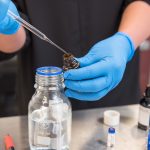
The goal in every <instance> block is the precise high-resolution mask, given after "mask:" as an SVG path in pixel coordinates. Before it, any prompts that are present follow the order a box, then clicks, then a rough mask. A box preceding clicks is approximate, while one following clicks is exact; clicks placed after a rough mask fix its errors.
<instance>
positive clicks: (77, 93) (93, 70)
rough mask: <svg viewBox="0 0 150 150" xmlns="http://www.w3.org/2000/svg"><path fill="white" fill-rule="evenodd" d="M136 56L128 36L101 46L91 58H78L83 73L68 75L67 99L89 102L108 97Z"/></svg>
mask: <svg viewBox="0 0 150 150" xmlns="http://www.w3.org/2000/svg"><path fill="white" fill-rule="evenodd" d="M133 54H134V46H133V43H132V41H131V39H130V37H129V36H127V35H126V34H124V33H121V32H118V33H116V34H115V35H113V36H112V37H110V38H108V39H105V40H103V41H101V42H98V43H97V44H95V45H94V46H93V47H92V49H91V50H90V51H89V53H88V54H87V55H85V56H84V57H82V58H77V60H78V61H79V63H80V68H79V69H72V70H69V71H67V72H65V73H64V78H65V79H66V80H65V85H66V87H67V88H68V89H67V90H66V91H65V94H66V96H68V97H72V98H75V99H79V100H89V101H94V100H99V99H100V98H102V97H104V96H105V95H106V94H107V93H108V92H110V91H111V90H112V89H113V88H115V87H116V86H117V85H118V84H119V82H120V81H121V79H122V77H123V74H124V71H125V68H126V64H127V62H128V61H129V60H130V59H131V58H132V56H133Z"/></svg>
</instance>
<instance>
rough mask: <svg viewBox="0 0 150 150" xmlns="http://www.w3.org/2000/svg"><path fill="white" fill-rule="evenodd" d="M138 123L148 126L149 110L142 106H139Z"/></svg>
mask: <svg viewBox="0 0 150 150" xmlns="http://www.w3.org/2000/svg"><path fill="white" fill-rule="evenodd" d="M139 110H140V111H139V123H140V124H142V125H144V126H148V125H149V115H150V109H149V108H145V107H143V106H140V109H139Z"/></svg>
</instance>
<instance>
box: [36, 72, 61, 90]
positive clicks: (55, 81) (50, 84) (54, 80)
mask: <svg viewBox="0 0 150 150" xmlns="http://www.w3.org/2000/svg"><path fill="white" fill-rule="evenodd" d="M35 88H36V89H37V90H51V91H63V89H64V78H63V75H62V74H61V75H57V76H40V75H36V84H35Z"/></svg>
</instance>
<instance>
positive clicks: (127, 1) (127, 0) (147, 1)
mask: <svg viewBox="0 0 150 150" xmlns="http://www.w3.org/2000/svg"><path fill="white" fill-rule="evenodd" d="M135 1H143V2H146V3H148V4H150V0H125V6H127V5H129V4H130V3H132V2H135Z"/></svg>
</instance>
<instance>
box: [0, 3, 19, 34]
mask: <svg viewBox="0 0 150 150" xmlns="http://www.w3.org/2000/svg"><path fill="white" fill-rule="evenodd" d="M8 10H10V11H12V12H13V13H14V14H15V15H17V16H19V13H18V11H17V8H16V6H15V5H14V4H13V2H12V1H11V0H0V33H1V34H7V35H10V34H15V33H16V32H17V31H18V30H19V28H20V24H19V23H17V22H16V21H15V20H13V19H12V18H11V17H10V16H9V15H8Z"/></svg>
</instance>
